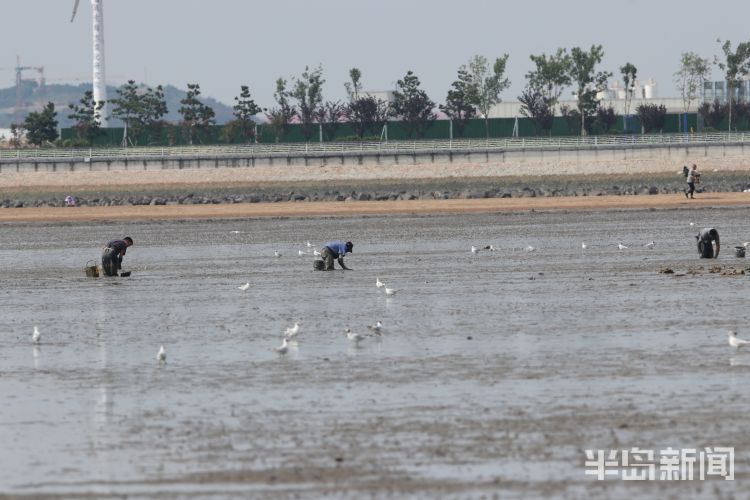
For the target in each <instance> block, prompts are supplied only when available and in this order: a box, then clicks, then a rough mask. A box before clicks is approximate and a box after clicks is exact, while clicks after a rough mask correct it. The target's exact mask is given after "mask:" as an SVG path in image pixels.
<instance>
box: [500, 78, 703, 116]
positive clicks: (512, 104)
mask: <svg viewBox="0 0 750 500" xmlns="http://www.w3.org/2000/svg"><path fill="white" fill-rule="evenodd" d="M568 92H569V91H568ZM568 95H570V94H568ZM598 97H599V98H600V99H601V105H602V106H604V107H609V106H612V108H613V109H614V110H615V113H617V114H618V115H624V114H625V87H624V85H623V83H622V82H620V81H619V80H618V81H615V82H614V84H612V85H611V86H609V88H607V90H606V91H603V92H600V93H599V95H598ZM700 103H701V98H700V97H698V98H697V99H695V100H694V101H693V102H692V103H691V104H690V112H692V113H694V112H696V110H697V109H698V106H699V105H700ZM641 104H653V105H657V106H659V105H664V107H666V108H667V113H684V112H685V104H684V103H683V101H682V98H681V97H665V98H660V97H659V96H658V87H657V84H656V82H655V81H654V80H648V81H647V82H645V83H643V82H640V81H639V80H636V81H635V86H634V88H633V97H632V99H631V100H630V109H629V114H631V115H634V114H635V113H636V109H637V108H638V106H640V105H641ZM561 106H567V107H568V108H571V109H576V108H577V106H578V103H577V100H576V99H575V97H573V98H572V99H561V100H560V101H558V103H557V107H556V108H555V114H556V115H557V116H560V107H561ZM521 116H523V114H522V113H521V103H520V102H518V101H517V100H513V101H507V102H501V103H499V104H496V105H495V106H494V107H493V108H492V109H491V110H490V116H489V117H490V118H514V117H521Z"/></svg>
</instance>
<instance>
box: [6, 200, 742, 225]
mask: <svg viewBox="0 0 750 500" xmlns="http://www.w3.org/2000/svg"><path fill="white" fill-rule="evenodd" d="M730 206H731V207H750V193H706V194H702V195H700V196H698V197H696V198H695V199H693V200H688V199H686V198H685V197H684V196H683V195H681V194H667V195H651V196H645V195H643V196H569V197H545V198H541V197H539V198H486V199H468V200H464V199H450V200H412V201H405V200H404V201H352V202H312V203H311V202H280V203H235V204H216V205H214V204H200V205H157V206H152V205H124V206H105V207H71V208H65V207H38V208H37V207H32V208H7V209H2V210H0V222H75V221H98V220H170V219H231V218H259V217H342V216H366V215H404V214H406V215H408V214H414V215H431V214H460V213H495V212H497V213H503V212H523V211H531V210H535V211H559V210H569V211H585V210H613V209H619V210H625V209H676V208H679V209H691V208H700V207H730Z"/></svg>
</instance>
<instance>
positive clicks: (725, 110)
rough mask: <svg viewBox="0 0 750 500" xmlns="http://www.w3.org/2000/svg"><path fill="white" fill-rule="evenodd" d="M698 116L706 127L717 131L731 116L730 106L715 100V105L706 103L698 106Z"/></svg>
mask: <svg viewBox="0 0 750 500" xmlns="http://www.w3.org/2000/svg"><path fill="white" fill-rule="evenodd" d="M698 114H699V115H701V117H702V118H703V123H704V124H705V125H706V127H708V128H711V129H714V130H715V129H716V128H718V126H719V124H720V123H721V121H722V120H723V119H724V118H726V117H727V115H728V114H729V104H725V103H721V102H719V100H718V99H714V102H713V103H708V102H704V103H703V104H701V105H700V106H698Z"/></svg>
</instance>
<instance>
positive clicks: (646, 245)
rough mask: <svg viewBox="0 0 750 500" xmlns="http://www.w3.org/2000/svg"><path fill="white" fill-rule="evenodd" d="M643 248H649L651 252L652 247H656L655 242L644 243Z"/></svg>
mask: <svg viewBox="0 0 750 500" xmlns="http://www.w3.org/2000/svg"><path fill="white" fill-rule="evenodd" d="M643 246H644V247H646V248H650V249H651V250H653V249H654V247H655V246H656V242H655V241H649V242H648V243H646V244H645V245H643Z"/></svg>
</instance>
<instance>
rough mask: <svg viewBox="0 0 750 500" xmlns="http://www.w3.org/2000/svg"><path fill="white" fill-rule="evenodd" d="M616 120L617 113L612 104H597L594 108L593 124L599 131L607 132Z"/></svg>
mask: <svg viewBox="0 0 750 500" xmlns="http://www.w3.org/2000/svg"><path fill="white" fill-rule="evenodd" d="M616 121H617V113H615V109H614V108H613V107H612V106H607V107H604V106H599V107H598V108H597V109H596V119H595V125H596V127H597V128H598V129H599V131H600V132H601V133H603V134H606V133H608V132H609V131H610V129H611V128H612V126H613V125H614V124H615V122H616Z"/></svg>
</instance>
